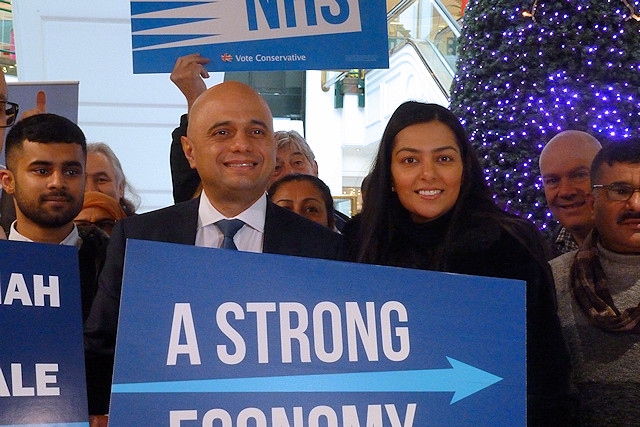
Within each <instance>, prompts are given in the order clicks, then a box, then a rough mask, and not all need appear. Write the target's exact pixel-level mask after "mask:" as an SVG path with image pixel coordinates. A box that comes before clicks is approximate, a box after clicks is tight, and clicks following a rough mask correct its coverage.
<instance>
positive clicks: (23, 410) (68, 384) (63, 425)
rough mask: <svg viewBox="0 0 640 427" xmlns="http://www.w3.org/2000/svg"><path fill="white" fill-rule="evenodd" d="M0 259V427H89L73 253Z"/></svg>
mask: <svg viewBox="0 0 640 427" xmlns="http://www.w3.org/2000/svg"><path fill="white" fill-rule="evenodd" d="M0 254H2V255H0V426H23V425H25V426H30V427H31V426H43V427H44V426H50V427H54V426H55V427H83V426H86V427H88V426H89V422H88V421H89V417H88V414H87V394H86V387H87V386H86V381H85V371H84V352H83V346H82V309H81V303H80V279H79V272H78V249H77V248H76V247H72V246H63V245H45V244H40V243H29V242H12V241H6V240H0Z"/></svg>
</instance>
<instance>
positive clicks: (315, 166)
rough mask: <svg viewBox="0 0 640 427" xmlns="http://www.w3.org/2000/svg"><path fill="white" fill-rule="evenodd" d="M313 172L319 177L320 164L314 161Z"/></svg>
mask: <svg viewBox="0 0 640 427" xmlns="http://www.w3.org/2000/svg"><path fill="white" fill-rule="evenodd" d="M313 170H314V171H315V172H316V176H318V162H316V161H315V160H314V161H313Z"/></svg>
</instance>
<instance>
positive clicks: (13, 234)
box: [9, 221, 82, 249]
mask: <svg viewBox="0 0 640 427" xmlns="http://www.w3.org/2000/svg"><path fill="white" fill-rule="evenodd" d="M9 240H15V241H18V242H33V240H31V239H29V238H28V237H25V236H23V235H22V234H20V233H18V230H16V221H13V223H11V230H10V231H9ZM59 245H66V246H75V247H76V248H78V249H80V247H81V246H82V239H81V238H80V234H78V227H76V225H75V224H73V229H72V230H71V233H69V235H68V236H67V237H65V238H64V240H63V241H62V242H60V243H59Z"/></svg>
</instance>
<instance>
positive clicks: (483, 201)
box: [350, 101, 544, 271]
mask: <svg viewBox="0 0 640 427" xmlns="http://www.w3.org/2000/svg"><path fill="white" fill-rule="evenodd" d="M432 121H438V122H440V123H442V124H444V125H446V126H447V127H448V128H449V129H450V130H451V131H452V132H453V134H454V136H455V139H456V143H457V145H458V148H459V149H460V154H461V158H462V164H463V169H462V183H461V186H460V194H459V196H458V200H457V201H456V203H455V205H454V206H453V208H452V209H451V211H450V215H451V219H450V221H449V222H448V224H449V225H448V229H447V230H446V233H445V237H444V241H443V242H442V244H441V245H439V249H438V253H436V255H435V260H436V268H437V269H439V270H445V271H446V268H447V254H446V249H447V248H448V247H450V244H451V243H452V242H453V241H454V240H455V238H456V236H459V235H460V234H461V233H460V231H461V227H462V226H463V225H462V224H465V225H466V226H468V224H470V223H473V222H474V221H475V220H477V219H480V218H490V219H494V220H496V221H497V222H498V223H499V224H500V225H501V226H502V227H503V228H504V229H506V230H507V231H508V232H510V233H511V234H513V235H514V237H516V238H517V239H518V240H520V241H522V240H523V239H522V238H521V235H522V234H523V233H522V232H520V231H518V230H515V228H520V227H517V223H518V221H524V220H522V219H521V218H516V217H514V216H512V215H510V214H507V213H506V212H504V211H502V210H500V208H498V206H496V204H495V202H494V201H493V196H492V194H491V192H490V190H489V187H488V185H487V183H486V181H485V178H484V174H483V171H482V167H481V166H480V162H479V161H478V158H477V157H476V154H475V151H474V150H473V147H472V146H471V143H470V142H469V138H468V137H467V133H466V131H465V130H464V128H463V127H462V125H461V124H460V121H459V120H458V118H457V117H456V116H455V115H454V114H453V113H452V112H451V111H449V110H448V109H447V108H445V107H442V106H440V105H437V104H425V103H421V102H415V101H409V102H405V103H403V104H402V105H400V106H399V107H398V108H397V109H396V111H395V112H394V113H393V115H392V116H391V119H390V120H389V123H388V124H387V127H386V128H385V131H384V134H383V135H382V140H381V141H380V146H379V148H378V154H377V157H376V159H375V162H374V164H373V167H372V169H371V172H370V175H369V182H368V183H367V195H366V198H365V200H364V203H363V208H362V218H361V226H360V229H359V231H358V236H357V243H356V247H355V248H354V249H352V250H353V251H354V252H353V253H351V254H350V258H352V260H354V261H358V262H366V263H373V264H384V262H385V259H389V254H388V253H387V252H388V251H390V250H393V249H392V248H393V243H396V242H397V241H398V239H399V229H400V225H399V224H402V223H403V222H404V221H410V220H411V219H410V216H409V215H408V212H407V210H406V209H405V208H404V207H403V206H402V204H401V203H400V199H399V198H398V195H397V193H395V192H393V191H392V190H391V188H392V176H391V160H392V152H393V148H394V146H395V138H396V135H397V134H398V133H399V132H400V131H401V130H403V129H405V128H407V127H409V126H412V125H415V124H420V123H429V122H432ZM425 138H428V135H425ZM514 223H516V224H514ZM522 225H524V224H522ZM528 225H530V224H528ZM523 243H524V242H523ZM525 246H526V245H525ZM542 262H544V260H542Z"/></svg>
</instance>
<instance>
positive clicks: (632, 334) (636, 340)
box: [550, 138, 640, 425]
mask: <svg viewBox="0 0 640 427" xmlns="http://www.w3.org/2000/svg"><path fill="white" fill-rule="evenodd" d="M590 175H591V182H592V183H593V185H592V194H590V195H589V196H588V197H587V198H588V203H589V205H590V206H591V207H592V209H593V212H594V215H593V218H594V223H595V228H594V229H593V230H592V231H591V233H590V234H589V235H588V236H587V237H586V239H585V240H584V242H583V243H582V245H581V246H580V248H579V249H578V250H576V251H573V252H569V253H566V254H563V255H561V256H559V257H557V258H555V259H553V260H552V261H550V264H551V267H552V269H553V276H554V279H555V283H556V289H557V294H558V315H559V317H560V321H561V323H562V328H563V332H564V335H565V338H566V340H567V344H568V345H569V350H570V353H571V359H572V365H573V375H572V381H573V384H574V386H575V389H576V390H577V392H578V397H579V399H580V405H581V407H580V411H579V414H580V417H581V418H582V424H581V425H636V424H637V422H638V420H639V419H640V406H638V402H639V401H640V370H639V369H638V366H640V304H639V303H640V139H638V138H636V139H634V140H631V141H624V142H620V143H615V144H609V145H607V146H605V147H604V148H602V150H600V152H599V153H598V154H597V155H596V156H595V158H594V160H593V164H592V166H591V172H590Z"/></svg>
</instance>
